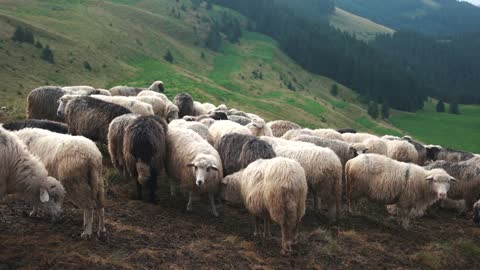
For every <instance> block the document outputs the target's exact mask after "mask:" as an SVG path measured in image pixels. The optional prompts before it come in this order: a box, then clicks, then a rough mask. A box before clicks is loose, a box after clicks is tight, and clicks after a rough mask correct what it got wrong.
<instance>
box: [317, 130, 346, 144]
mask: <svg viewBox="0 0 480 270" xmlns="http://www.w3.org/2000/svg"><path fill="white" fill-rule="evenodd" d="M312 133H313V136H317V137H319V138H322V139H328V140H339V141H343V137H342V134H341V133H340V132H338V131H336V130H334V129H330V128H319V129H314V130H312Z"/></svg>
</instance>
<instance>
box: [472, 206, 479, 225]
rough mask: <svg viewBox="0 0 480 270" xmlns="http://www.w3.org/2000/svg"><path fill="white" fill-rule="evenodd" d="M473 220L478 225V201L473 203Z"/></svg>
mask: <svg viewBox="0 0 480 270" xmlns="http://www.w3.org/2000/svg"><path fill="white" fill-rule="evenodd" d="M473 222H475V224H477V226H479V227H480V201H478V202H476V203H475V204H474V205H473Z"/></svg>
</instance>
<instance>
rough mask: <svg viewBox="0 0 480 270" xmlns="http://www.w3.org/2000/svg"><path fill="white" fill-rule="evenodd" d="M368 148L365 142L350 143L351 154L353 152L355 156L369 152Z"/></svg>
mask: <svg viewBox="0 0 480 270" xmlns="http://www.w3.org/2000/svg"><path fill="white" fill-rule="evenodd" d="M367 151H368V148H367V146H365V145H364V144H363V143H354V144H352V145H350V150H349V152H350V154H351V153H352V152H353V157H356V156H359V155H361V154H365V153H367Z"/></svg>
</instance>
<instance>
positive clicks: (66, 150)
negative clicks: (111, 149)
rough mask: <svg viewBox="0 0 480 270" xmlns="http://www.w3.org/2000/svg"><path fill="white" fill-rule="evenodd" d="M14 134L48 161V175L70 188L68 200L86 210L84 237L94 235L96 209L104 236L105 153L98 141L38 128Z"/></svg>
mask: <svg viewBox="0 0 480 270" xmlns="http://www.w3.org/2000/svg"><path fill="white" fill-rule="evenodd" d="M15 134H16V135H17V136H18V137H19V138H20V139H21V140H22V141H23V142H24V143H25V144H26V146H27V148H28V150H29V151H30V152H31V153H33V154H34V155H35V156H37V157H38V158H39V159H40V160H41V161H42V162H43V164H45V167H46V168H47V171H48V174H49V175H50V176H52V177H55V178H56V179H58V180H59V181H60V182H61V183H62V185H63V186H64V187H65V190H66V191H67V196H66V199H67V200H68V201H70V202H72V203H73V204H74V205H76V206H77V207H79V208H80V209H83V217H84V220H83V222H84V230H83V232H82V238H89V237H90V236H91V235H92V223H93V214H94V209H95V210H96V211H97V216H98V235H99V236H104V235H105V233H106V229H105V220H104V218H105V210H104V201H105V199H104V190H103V189H104V186H103V179H102V168H103V165H102V154H101V153H100V151H99V150H98V148H97V146H96V145H95V143H93V142H92V141H90V140H89V139H87V138H84V137H82V136H72V135H66V134H58V133H55V132H51V131H48V130H43V129H36V128H34V129H31V128H29V129H22V130H20V131H16V132H15Z"/></svg>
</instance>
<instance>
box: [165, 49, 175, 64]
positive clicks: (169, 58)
mask: <svg viewBox="0 0 480 270" xmlns="http://www.w3.org/2000/svg"><path fill="white" fill-rule="evenodd" d="M163 59H165V61H167V62H169V63H173V55H172V53H171V52H170V50H168V51H167V53H166V54H165V55H164V56H163Z"/></svg>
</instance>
